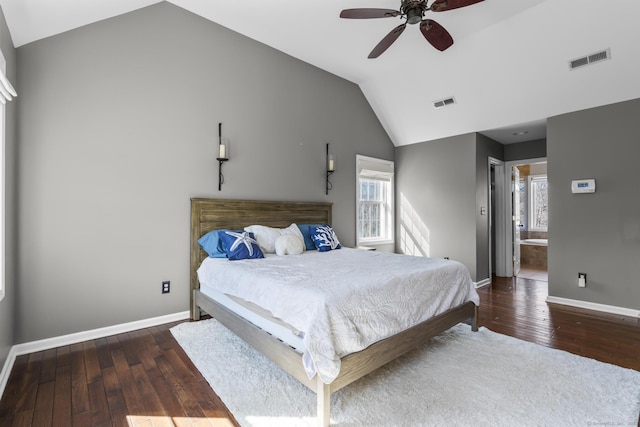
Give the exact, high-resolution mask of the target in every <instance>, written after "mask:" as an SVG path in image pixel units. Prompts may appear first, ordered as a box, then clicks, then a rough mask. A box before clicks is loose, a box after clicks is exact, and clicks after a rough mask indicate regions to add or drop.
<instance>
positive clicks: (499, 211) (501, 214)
mask: <svg viewBox="0 0 640 427" xmlns="http://www.w3.org/2000/svg"><path fill="white" fill-rule="evenodd" d="M491 167H493V170H494V183H495V188H494V189H493V196H494V198H495V210H496V212H495V214H496V218H495V224H493V223H492V222H491V220H492V218H493V213H492V209H493V207H492V206H491V192H492V191H491ZM487 170H488V178H487V181H488V183H489V186H488V191H489V199H488V200H489V202H488V203H487V204H488V206H489V209H488V210H489V212H488V213H489V215H488V218H487V221H488V223H489V227H488V230H489V239H488V240H489V247H488V248H487V249H488V251H489V280H491V278H492V277H493V273H494V271H493V250H492V249H493V246H494V245H495V249H496V251H495V253H496V271H495V273H496V276H503V275H504V274H505V266H504V260H505V258H506V256H505V252H506V251H507V248H506V247H505V245H504V244H505V239H504V236H503V233H504V230H505V227H504V225H503V224H504V221H505V220H506V217H505V212H506V209H507V208H506V205H505V203H506V200H505V195H506V194H507V193H506V192H505V191H504V182H505V179H504V174H505V170H506V169H505V163H504V161H502V160H498V159H496V158H493V157H489V160H488V169H487ZM494 236H495V239H494Z"/></svg>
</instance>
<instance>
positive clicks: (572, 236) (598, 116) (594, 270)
mask: <svg viewBox="0 0 640 427" xmlns="http://www.w3.org/2000/svg"><path fill="white" fill-rule="evenodd" d="M638 117H640V100H638V99H636V100H633V101H628V102H624V103H619V104H614V105H609V106H603V107H599V108H594V109H590V110H585V111H579V112H576V113H571V114H566V115H562V116H557V117H552V118H550V119H549V120H548V121H547V124H548V129H547V151H548V177H549V260H548V263H549V295H552V296H556V297H563V298H570V299H575V300H582V301H589V302H594V303H599V304H607V305H613V306H618V307H626V308H630V309H635V310H637V309H640V281H639V280H638V278H639V277H640V263H639V262H638V260H640V197H639V194H640V192H639V191H638V186H637V183H636V181H635V177H636V176H637V169H638V160H639V159H640V144H638V135H639V134H640V121H639V120H638ZM584 178H594V179H595V180H596V192H595V193H593V194H572V193H571V190H570V186H571V180H573V179H584ZM578 272H584V273H587V287H586V288H579V287H578Z"/></svg>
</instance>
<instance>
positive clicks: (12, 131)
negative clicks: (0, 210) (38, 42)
mask: <svg viewBox="0 0 640 427" xmlns="http://www.w3.org/2000/svg"><path fill="white" fill-rule="evenodd" d="M0 49H2V53H3V55H4V58H5V60H6V64H7V65H6V74H7V77H8V78H9V79H10V80H11V82H12V83H14V86H16V87H18V83H19V81H18V78H17V72H16V62H17V61H16V49H15V48H14V47H13V41H12V39H11V34H10V33H9V29H8V27H7V23H6V21H5V17H4V12H3V11H2V8H1V7H0ZM19 92H20V91H19V90H18V94H19ZM18 105H19V98H16V99H14V100H13V101H11V102H8V103H7V104H6V105H5V107H4V108H5V123H4V126H5V140H4V143H5V146H4V150H5V152H4V166H3V170H2V173H3V174H4V186H5V187H4V195H5V217H4V232H5V236H4V237H5V259H4V271H3V274H4V287H5V289H4V290H5V295H4V299H3V300H2V301H0V366H2V365H5V364H6V363H7V362H8V359H9V358H10V351H11V348H12V347H13V345H14V344H15V325H16V315H15V300H16V296H15V295H16V292H17V289H16V264H17V259H16V254H17V251H16V245H17V234H16V230H17V228H18V227H17V221H18V215H17V209H16V200H17V193H16V188H17V172H16V163H17V162H16V158H17V140H16V114H17V109H18ZM5 367H6V366H5ZM5 379H6V378H5ZM2 380H4V379H3V378H0V381H2Z"/></svg>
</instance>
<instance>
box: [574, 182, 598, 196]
mask: <svg viewBox="0 0 640 427" xmlns="http://www.w3.org/2000/svg"><path fill="white" fill-rule="evenodd" d="M571 192H572V193H595V192H596V180H595V179H574V180H573V181H571Z"/></svg>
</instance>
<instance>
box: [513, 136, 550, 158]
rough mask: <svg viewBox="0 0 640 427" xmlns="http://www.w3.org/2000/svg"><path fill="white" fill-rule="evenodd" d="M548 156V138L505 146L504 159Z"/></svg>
mask: <svg viewBox="0 0 640 427" xmlns="http://www.w3.org/2000/svg"><path fill="white" fill-rule="evenodd" d="M542 157H547V140H546V139H536V140H535V141H527V142H519V143H517V144H507V145H505V146H504V161H505V162H510V161H513V160H527V159H539V158H542Z"/></svg>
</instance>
